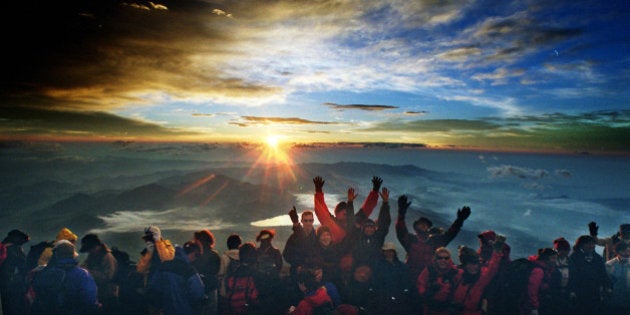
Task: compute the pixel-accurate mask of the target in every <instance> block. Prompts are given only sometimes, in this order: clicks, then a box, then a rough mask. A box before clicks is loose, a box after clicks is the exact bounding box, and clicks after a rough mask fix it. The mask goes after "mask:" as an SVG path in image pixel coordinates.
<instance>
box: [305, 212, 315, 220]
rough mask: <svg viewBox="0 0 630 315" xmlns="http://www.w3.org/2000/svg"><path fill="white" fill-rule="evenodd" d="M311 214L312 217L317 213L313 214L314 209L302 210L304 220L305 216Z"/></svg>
mask: <svg viewBox="0 0 630 315" xmlns="http://www.w3.org/2000/svg"><path fill="white" fill-rule="evenodd" d="M307 215H310V216H312V217H315V215H313V211H311V210H304V212H302V220H304V217H305V216H307Z"/></svg>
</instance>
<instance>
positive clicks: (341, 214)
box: [335, 201, 348, 222]
mask: <svg viewBox="0 0 630 315" xmlns="http://www.w3.org/2000/svg"><path fill="white" fill-rule="evenodd" d="M347 209H348V204H347V203H346V202H345V201H342V202H340V203H338V204H337V205H336V206H335V218H337V220H340V221H342V222H345V221H346V210H347Z"/></svg>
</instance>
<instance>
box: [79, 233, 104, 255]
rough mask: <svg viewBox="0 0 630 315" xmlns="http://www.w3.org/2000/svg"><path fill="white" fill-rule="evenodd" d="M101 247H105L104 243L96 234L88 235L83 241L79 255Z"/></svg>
mask: <svg viewBox="0 0 630 315" xmlns="http://www.w3.org/2000/svg"><path fill="white" fill-rule="evenodd" d="M99 245H103V242H101V240H100V239H99V238H98V236H97V235H96V234H87V235H85V236H84V237H83V238H82V239H81V249H79V253H85V252H88V251H90V250H91V249H92V248H94V247H96V246H99Z"/></svg>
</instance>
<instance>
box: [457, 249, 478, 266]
mask: <svg viewBox="0 0 630 315" xmlns="http://www.w3.org/2000/svg"><path fill="white" fill-rule="evenodd" d="M457 257H458V258H459V262H460V263H461V264H462V265H465V264H467V263H471V262H479V254H478V253H477V251H475V250H474V249H472V248H470V247H468V246H465V245H461V246H459V247H458V251H457Z"/></svg>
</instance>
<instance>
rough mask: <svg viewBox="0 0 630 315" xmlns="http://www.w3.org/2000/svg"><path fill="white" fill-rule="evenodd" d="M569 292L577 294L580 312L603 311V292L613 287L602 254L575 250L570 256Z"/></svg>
mask: <svg viewBox="0 0 630 315" xmlns="http://www.w3.org/2000/svg"><path fill="white" fill-rule="evenodd" d="M569 275H570V277H569V284H568V289H569V292H572V293H574V294H575V296H576V306H577V307H576V309H577V310H578V311H579V312H581V313H579V314H595V313H597V312H600V311H601V307H602V303H601V298H602V296H601V292H602V291H604V290H605V289H609V288H610V287H611V282H610V278H609V277H608V274H607V273H606V266H605V263H604V259H603V258H602V256H601V255H599V254H598V253H596V252H593V253H592V254H591V255H590V256H589V255H586V254H585V253H584V252H583V251H581V250H574V251H573V252H572V253H571V255H570V256H569Z"/></svg>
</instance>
